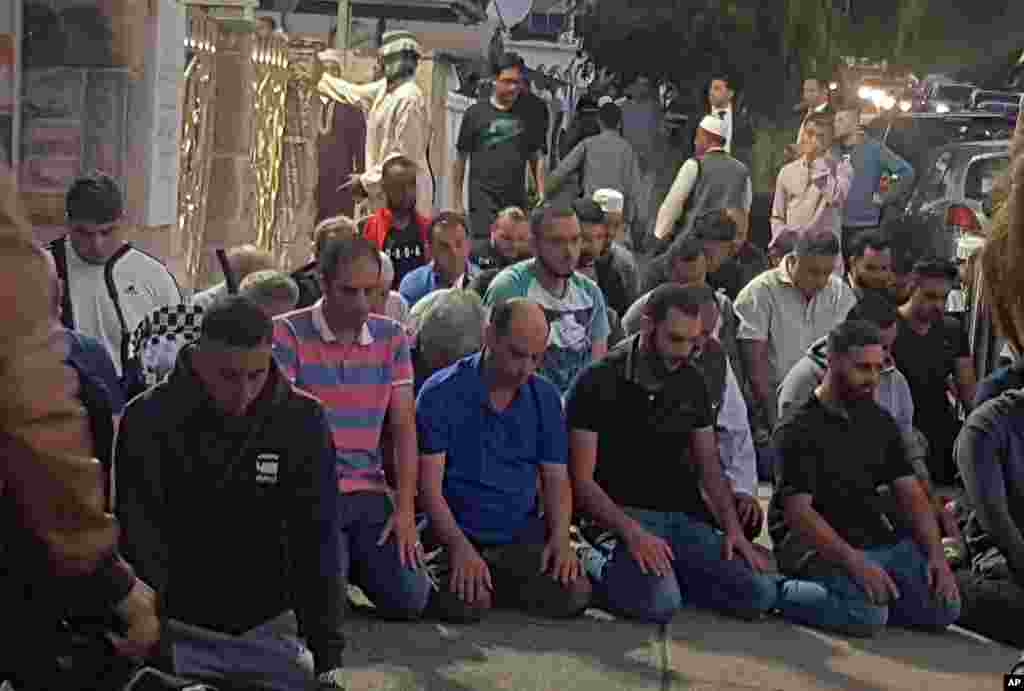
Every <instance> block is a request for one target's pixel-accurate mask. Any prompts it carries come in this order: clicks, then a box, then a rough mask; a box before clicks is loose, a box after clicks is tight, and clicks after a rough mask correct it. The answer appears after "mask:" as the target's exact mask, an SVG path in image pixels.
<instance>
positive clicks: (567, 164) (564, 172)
mask: <svg viewBox="0 0 1024 691" xmlns="http://www.w3.org/2000/svg"><path fill="white" fill-rule="evenodd" d="M586 146H587V145H586V140H584V141H582V142H580V143H579V144H577V145H576V146H575V147H573V150H572V151H570V152H569V155H568V156H566V157H565V158H563V159H562V160H561V162H560V163H559V164H558V167H557V168H555V169H554V170H553V171H552V172H551V175H549V176H547V180H546V181H545V184H544V192H545V195H546V196H547V197H551V196H552V195H554V194H555V193H557V192H558V190H559V189H561V187H562V185H563V184H564V183H565V179H566V178H567V177H569V176H570V175H572V174H573V173H575V172H576V171H578V170H579V169H580V166H582V165H583V159H584V158H585V157H586V153H587V149H586Z"/></svg>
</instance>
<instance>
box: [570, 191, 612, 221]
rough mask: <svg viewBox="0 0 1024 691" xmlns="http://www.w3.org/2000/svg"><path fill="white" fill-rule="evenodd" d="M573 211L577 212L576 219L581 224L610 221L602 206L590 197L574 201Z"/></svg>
mask: <svg viewBox="0 0 1024 691" xmlns="http://www.w3.org/2000/svg"><path fill="white" fill-rule="evenodd" d="M572 210H573V211H575V212H576V218H578V219H579V220H580V223H605V222H607V220H608V217H607V216H606V215H605V213H604V209H602V208H601V205H600V204H598V203H597V202H595V201H594V200H593V199H591V198H590V197H580V198H579V199H574V200H573V202H572Z"/></svg>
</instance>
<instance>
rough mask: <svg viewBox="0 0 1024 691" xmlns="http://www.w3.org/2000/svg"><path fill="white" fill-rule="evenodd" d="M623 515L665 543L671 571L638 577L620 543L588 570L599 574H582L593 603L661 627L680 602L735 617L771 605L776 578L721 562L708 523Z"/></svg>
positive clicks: (653, 514)
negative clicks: (591, 587) (602, 561)
mask: <svg viewBox="0 0 1024 691" xmlns="http://www.w3.org/2000/svg"><path fill="white" fill-rule="evenodd" d="M625 511H626V513H627V514H628V515H629V516H630V517H631V518H633V519H634V520H636V521H637V522H639V523H640V524H641V525H642V526H643V527H644V529H645V530H647V531H648V532H650V533H651V534H653V535H657V536H658V537H660V538H662V539H663V540H665V541H666V542H668V544H669V545H670V546H671V548H672V554H673V556H674V557H675V560H674V561H673V564H672V567H673V573H671V574H669V575H667V576H656V575H654V574H653V573H650V574H644V573H643V572H642V571H641V570H640V565H639V564H637V562H636V560H635V559H634V558H633V555H631V554H630V552H629V548H628V547H627V545H626V544H625V542H623V541H621V540H620V541H619V542H618V544H617V545H616V546H615V548H614V550H613V551H612V554H611V558H610V559H609V560H608V562H607V563H606V564H604V565H603V568H601V569H593V568H588V570H593V571H598V570H599V571H600V573H590V574H588V575H590V576H591V578H592V579H593V580H594V584H595V585H594V591H595V594H596V595H597V600H598V602H600V603H602V604H604V605H605V606H607V607H608V609H609V610H611V611H612V612H614V613H617V614H621V615H624V616H627V617H632V618H635V619H640V620H643V621H650V622H655V623H666V622H668V621H669V620H670V619H671V618H672V616H673V615H674V614H675V613H676V612H677V611H678V610H679V609H680V608H681V607H682V606H683V604H684V603H686V604H691V605H695V606H697V607H704V608H708V609H713V610H717V611H719V612H724V613H726V614H733V615H736V616H741V617H753V616H757V615H759V614H761V613H764V612H768V611H770V610H772V609H774V608H775V607H776V602H777V600H778V597H779V582H780V580H781V578H780V577H778V576H777V575H774V574H758V573H755V572H754V571H753V570H752V569H751V568H750V566H749V565H748V564H747V563H746V562H745V561H743V559H742V557H740V556H739V555H736V556H734V557H733V559H732V560H731V561H725V560H724V559H722V543H723V535H722V533H721V532H720V531H719V530H717V529H715V528H714V527H713V526H711V525H710V524H708V523H705V522H703V521H700V520H698V519H696V518H694V517H691V516H689V515H687V514H685V513H669V512H662V511H649V510H646V509H633V508H626V509H625ZM592 563H593V562H591V564H592ZM591 564H588V565H587V566H588V567H590V566H591Z"/></svg>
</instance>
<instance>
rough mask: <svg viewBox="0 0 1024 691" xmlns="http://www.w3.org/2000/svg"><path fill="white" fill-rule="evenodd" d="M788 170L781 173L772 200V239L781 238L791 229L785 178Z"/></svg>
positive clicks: (776, 181) (784, 169)
mask: <svg viewBox="0 0 1024 691" xmlns="http://www.w3.org/2000/svg"><path fill="white" fill-rule="evenodd" d="M785 173H786V168H785V167H784V168H783V169H782V170H780V171H779V176H778V177H777V178H776V180H775V197H774V198H773V200H772V221H771V223H772V239H774V238H777V237H779V235H781V234H782V233H784V232H785V231H787V230H791V228H790V227H789V195H788V194H787V193H786V185H785V184H784V176H785Z"/></svg>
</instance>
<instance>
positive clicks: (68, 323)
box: [46, 236, 75, 330]
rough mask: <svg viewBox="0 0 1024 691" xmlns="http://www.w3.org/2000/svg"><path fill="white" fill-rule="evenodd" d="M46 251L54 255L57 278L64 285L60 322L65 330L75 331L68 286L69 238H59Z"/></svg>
mask: <svg viewBox="0 0 1024 691" xmlns="http://www.w3.org/2000/svg"><path fill="white" fill-rule="evenodd" d="M46 249H47V250H48V251H49V252H50V254H52V255H53V262H54V264H56V265H57V278H59V279H60V281H61V283H62V284H63V285H64V289H63V290H62V291H61V299H60V307H61V309H60V322H61V324H63V325H64V328H66V329H71V330H74V328H75V313H74V311H73V310H72V309H71V287H70V286H69V285H68V245H67V236H64V237H60V238H57V239H56V240H54V241H53V242H51V243H50V244H49V245H47V247H46Z"/></svg>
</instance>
